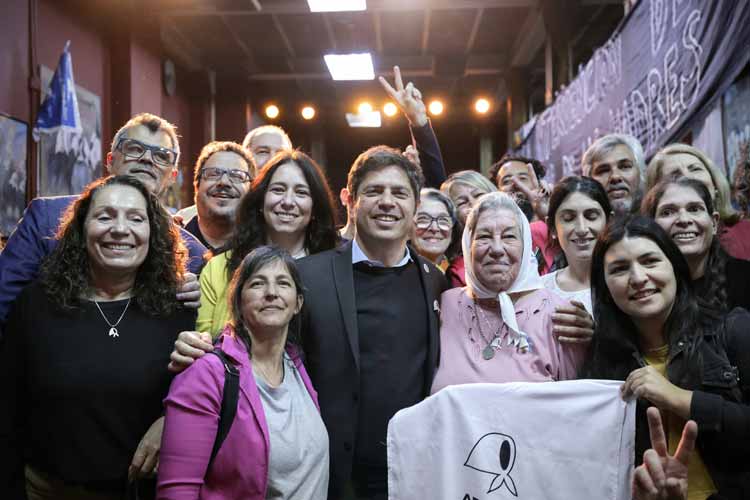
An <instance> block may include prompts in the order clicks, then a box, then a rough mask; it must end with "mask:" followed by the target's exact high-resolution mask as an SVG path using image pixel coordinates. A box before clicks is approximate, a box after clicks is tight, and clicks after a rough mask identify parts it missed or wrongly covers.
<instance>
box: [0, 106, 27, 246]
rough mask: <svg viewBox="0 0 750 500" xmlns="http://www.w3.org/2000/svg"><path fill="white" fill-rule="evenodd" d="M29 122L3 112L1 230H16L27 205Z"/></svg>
mask: <svg viewBox="0 0 750 500" xmlns="http://www.w3.org/2000/svg"><path fill="white" fill-rule="evenodd" d="M28 130H29V126H28V125H27V124H26V123H24V122H22V121H19V120H16V119H14V118H11V117H9V116H6V115H3V114H0V200H2V203H0V234H1V235H2V236H3V237H7V236H8V235H10V233H11V232H13V229H15V227H16V224H18V219H20V218H21V215H22V214H23V209H24V207H25V206H26V140H27V135H28Z"/></svg>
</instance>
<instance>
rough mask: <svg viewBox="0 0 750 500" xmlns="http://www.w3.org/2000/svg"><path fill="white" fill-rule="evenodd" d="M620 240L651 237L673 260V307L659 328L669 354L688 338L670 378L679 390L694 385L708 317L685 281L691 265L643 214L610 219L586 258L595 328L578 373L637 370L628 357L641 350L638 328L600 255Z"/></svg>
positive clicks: (621, 374) (610, 374) (606, 375)
mask: <svg viewBox="0 0 750 500" xmlns="http://www.w3.org/2000/svg"><path fill="white" fill-rule="evenodd" d="M624 238H647V239H649V240H651V241H653V242H654V243H656V245H657V246H658V247H659V248H660V249H661V251H662V252H664V255H665V256H666V258H667V259H668V260H669V262H670V263H671V264H672V268H673V269H674V279H675V282H676V285H677V286H676V293H675V299H674V304H673V306H672V310H671V312H670V313H669V316H668V317H667V319H666V322H665V323H664V332H665V337H666V341H667V344H668V346H669V352H675V351H676V350H677V349H678V342H687V348H686V350H685V352H686V360H685V362H684V363H680V365H681V367H680V370H678V371H676V372H670V375H669V380H670V381H671V382H672V383H674V384H676V385H679V386H680V387H683V388H688V389H690V388H695V387H696V386H697V385H698V384H699V383H700V381H701V380H702V378H703V360H702V357H701V355H700V349H699V347H700V345H701V343H702V342H703V333H704V331H705V328H708V318H707V317H706V316H705V315H704V314H703V311H702V309H701V308H700V306H699V304H698V301H697V298H696V296H695V292H694V291H693V286H692V280H691V279H690V268H689V267H688V264H687V261H686V260H685V257H684V256H683V255H682V252H680V249H679V248H677V245H676V244H675V243H674V242H673V241H672V239H671V238H670V237H669V235H668V234H667V233H666V232H665V231H664V230H663V229H662V228H661V227H660V226H659V225H658V224H657V223H656V222H655V221H654V220H653V219H651V218H649V217H644V216H642V215H635V216H629V217H622V218H614V219H613V220H612V221H610V223H609V224H607V227H606V228H605V229H604V231H603V232H602V233H601V234H600V235H599V238H598V241H597V242H596V246H595V247H594V253H593V255H592V257H591V298H592V301H593V303H594V320H595V323H596V332H595V334H594V337H593V339H592V343H591V346H590V348H589V352H588V355H587V357H586V360H585V362H584V365H583V367H582V370H581V374H582V376H583V378H602V379H611V380H625V378H627V376H628V374H629V373H630V372H631V371H632V370H633V369H635V368H638V363H637V361H636V360H635V359H634V358H633V353H634V352H640V344H639V342H638V329H637V328H636V326H635V323H634V322H633V320H632V319H631V318H630V316H628V315H627V314H626V313H624V312H623V311H622V310H621V309H620V308H619V307H618V306H617V304H616V303H615V300H614V298H613V297H612V293H611V292H610V290H609V287H608V286H607V282H606V277H605V276H606V269H605V265H604V257H605V255H606V254H607V251H608V250H609V249H610V248H611V247H612V246H613V245H615V244H616V243H619V242H620V241H622V240H623V239H624ZM711 319H712V320H713V319H715V318H711ZM634 363H635V364H634Z"/></svg>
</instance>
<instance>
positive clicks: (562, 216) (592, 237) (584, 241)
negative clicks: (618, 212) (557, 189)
mask: <svg viewBox="0 0 750 500" xmlns="http://www.w3.org/2000/svg"><path fill="white" fill-rule="evenodd" d="M554 223H555V233H556V236H557V241H558V242H559V243H560V248H562V251H563V253H564V254H565V258H566V259H567V260H568V262H570V261H572V260H577V261H580V262H590V261H591V254H592V253H593V252H594V244H595V243H596V237H597V236H598V235H599V233H600V232H601V231H602V229H604V226H605V225H606V224H607V216H606V214H605V213H604V210H603V209H602V206H601V205H599V203H598V202H597V201H596V200H594V199H592V198H590V197H589V196H586V195H585V194H583V193H581V192H575V193H571V194H569V195H568V196H567V198H565V200H563V202H562V203H561V204H560V207H559V208H558V209H557V212H556V213H555V221H554Z"/></svg>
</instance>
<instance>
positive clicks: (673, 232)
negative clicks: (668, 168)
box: [641, 178, 750, 312]
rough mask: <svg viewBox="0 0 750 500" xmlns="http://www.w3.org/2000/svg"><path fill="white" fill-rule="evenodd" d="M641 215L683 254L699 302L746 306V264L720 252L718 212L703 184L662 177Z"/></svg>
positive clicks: (749, 274) (749, 301)
mask: <svg viewBox="0 0 750 500" xmlns="http://www.w3.org/2000/svg"><path fill="white" fill-rule="evenodd" d="M641 213H642V214H643V215H647V216H649V217H651V218H653V219H654V220H655V221H656V223H657V224H659V225H660V226H661V227H662V229H664V230H665V231H666V232H667V234H669V236H670V237H671V238H672V241H674V243H675V244H676V245H677V248H679V249H680V251H681V252H682V254H683V255H684V256H685V260H687V263H688V266H689V267H690V276H691V278H692V280H693V287H694V288H695V290H696V292H697V295H698V297H699V300H700V301H701V303H702V304H704V305H706V306H709V307H712V308H714V309H716V310H717V311H719V312H727V311H730V310H732V309H733V308H734V307H744V308H745V309H750V262H749V261H746V260H742V259H735V258H734V257H731V256H729V255H727V253H726V252H725V251H724V248H723V247H722V245H721V241H720V239H719V237H718V231H719V213H718V212H716V211H715V209H714V205H713V199H712V198H711V195H710V193H709V191H708V189H707V188H706V186H705V185H704V184H703V183H701V182H699V181H697V180H694V179H688V178H681V179H666V180H664V181H662V182H660V183H659V184H657V185H656V186H654V187H653V188H652V189H651V190H650V191H649V192H648V193H647V194H646V197H645V198H644V199H643V203H642V205H641Z"/></svg>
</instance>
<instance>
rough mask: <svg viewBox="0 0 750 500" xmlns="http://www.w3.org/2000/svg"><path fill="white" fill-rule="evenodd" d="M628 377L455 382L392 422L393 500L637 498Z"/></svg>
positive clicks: (390, 487) (390, 488) (390, 467)
mask: <svg viewBox="0 0 750 500" xmlns="http://www.w3.org/2000/svg"><path fill="white" fill-rule="evenodd" d="M620 385H622V382H617V381H601V380H575V381H566V382H546V383H521V382H519V383H510V384H466V385H456V386H450V387H447V388H446V389H443V390H441V391H440V392H438V393H437V394H435V395H433V396H431V397H429V398H427V399H426V400H424V401H423V402H421V403H419V404H417V405H415V406H412V407H411V408H406V409H404V410H401V411H400V412H398V413H397V414H396V415H395V416H394V417H393V418H392V419H391V421H390V423H389V425H388V491H389V498H390V499H391V500H417V499H430V500H489V499H497V500H502V499H516V498H518V499H527V500H553V499H560V500H563V499H564V500H571V499H596V500H630V499H631V484H630V480H631V474H632V469H633V453H634V438H635V402H634V401H632V402H628V403H626V402H624V401H623V400H622V399H621V397H620V390H619V389H620Z"/></svg>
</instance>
